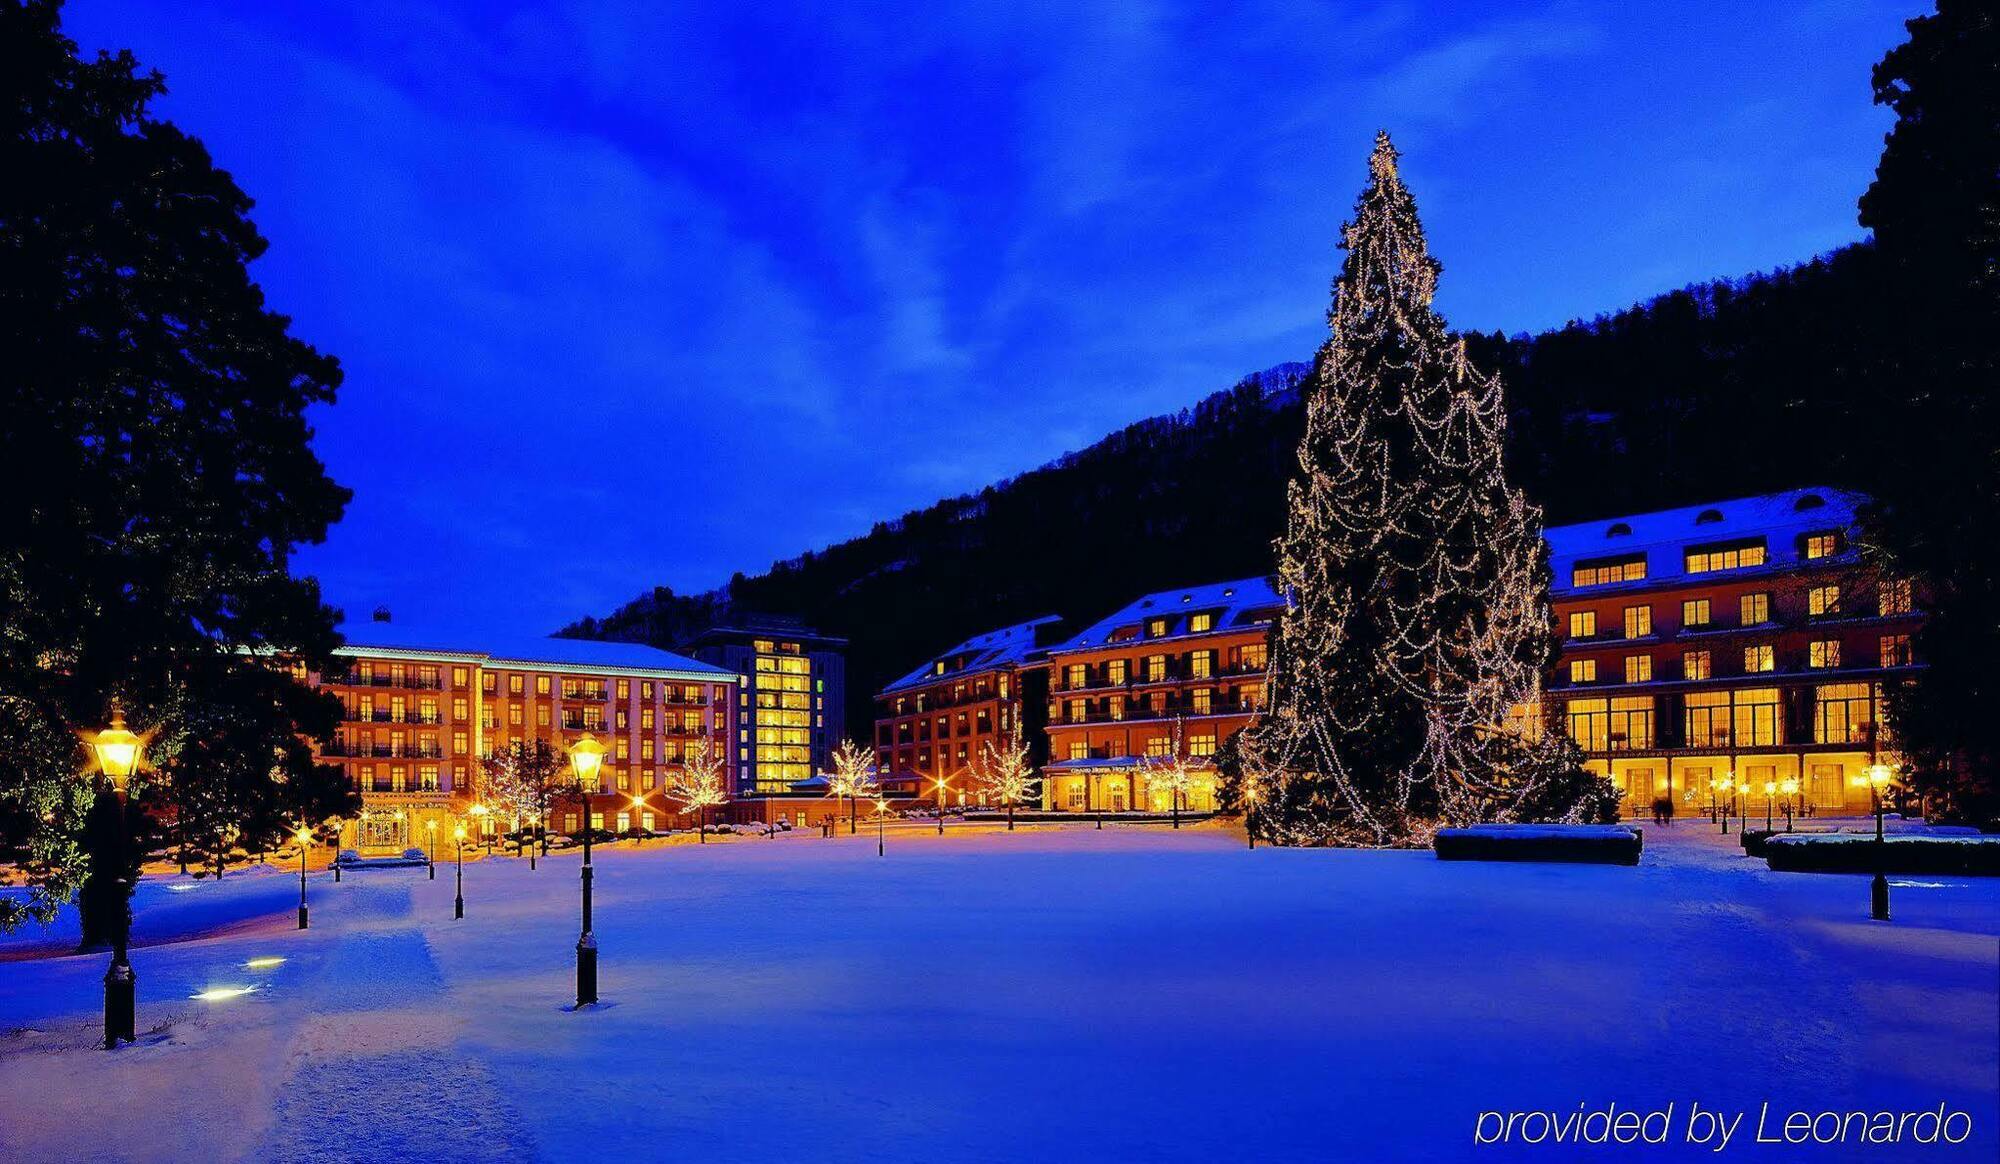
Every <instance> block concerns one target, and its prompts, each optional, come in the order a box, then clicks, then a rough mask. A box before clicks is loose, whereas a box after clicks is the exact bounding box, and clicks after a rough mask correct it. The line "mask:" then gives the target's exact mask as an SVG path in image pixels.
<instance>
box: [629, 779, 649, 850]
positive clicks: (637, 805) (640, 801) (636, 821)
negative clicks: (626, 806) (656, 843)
mask: <svg viewBox="0 0 2000 1164" xmlns="http://www.w3.org/2000/svg"><path fill="white" fill-rule="evenodd" d="M645 807H646V798H645V797H643V796H640V795H639V794H638V793H636V792H635V793H633V794H632V829H633V831H634V832H637V833H638V834H639V840H638V843H639V844H641V845H643V844H645V843H646V830H645V828H644V826H643V825H642V824H641V823H640V822H641V821H642V820H643V819H644V818H643V817H642V816H640V810H641V809H643V808H645Z"/></svg>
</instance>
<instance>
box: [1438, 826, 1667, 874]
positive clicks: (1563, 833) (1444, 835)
mask: <svg viewBox="0 0 2000 1164" xmlns="http://www.w3.org/2000/svg"><path fill="white" fill-rule="evenodd" d="M1644 846H1645V840H1644V835H1643V834H1642V833H1641V832H1640V830H1638V829H1636V828H1634V827H1632V826H1631V825H1563V824H1525V825H1498V824H1494V825H1473V826H1471V827H1469V828H1462V829H1439V830H1438V831H1437V836H1436V837H1435V838H1433V839H1432V841H1431V847H1432V848H1433V849H1435V850H1436V851H1437V855H1438V860H1440V861H1570V862H1578V863H1583V864H1592V865H1637V864H1638V863H1639V852H1640V850H1641V849H1642V848H1643V847H1644Z"/></svg>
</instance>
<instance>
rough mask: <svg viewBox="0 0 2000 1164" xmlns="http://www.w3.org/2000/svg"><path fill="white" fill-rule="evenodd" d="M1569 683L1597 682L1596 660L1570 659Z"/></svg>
mask: <svg viewBox="0 0 2000 1164" xmlns="http://www.w3.org/2000/svg"><path fill="white" fill-rule="evenodd" d="M1569 681H1570V682H1571V683H1595V682H1597V660H1596V659H1571V660H1570V662H1569Z"/></svg>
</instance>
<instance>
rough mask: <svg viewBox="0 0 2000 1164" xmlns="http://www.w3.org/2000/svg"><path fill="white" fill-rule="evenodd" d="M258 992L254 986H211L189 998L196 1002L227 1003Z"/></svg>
mask: <svg viewBox="0 0 2000 1164" xmlns="http://www.w3.org/2000/svg"><path fill="white" fill-rule="evenodd" d="M256 990H257V988H256V987H254V986H211V987H209V988H208V989H207V990H204V991H202V992H201V993H199V994H191V995H189V996H188V997H189V998H192V999H194V1000H195V1001H196V1002H227V1001H228V1000H230V999H232V998H241V997H243V996H244V995H246V994H253V993H255V992H256Z"/></svg>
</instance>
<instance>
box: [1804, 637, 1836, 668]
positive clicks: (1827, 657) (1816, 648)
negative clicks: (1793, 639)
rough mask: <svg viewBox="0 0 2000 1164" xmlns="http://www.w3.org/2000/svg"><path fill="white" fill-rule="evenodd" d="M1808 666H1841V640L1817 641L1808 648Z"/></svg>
mask: <svg viewBox="0 0 2000 1164" xmlns="http://www.w3.org/2000/svg"><path fill="white" fill-rule="evenodd" d="M1806 665H1807V666H1809V667H1838V666H1840V640H1839V639H1815V640H1814V641H1813V642H1812V643H1810V644H1808V645H1807V647H1806Z"/></svg>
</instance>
